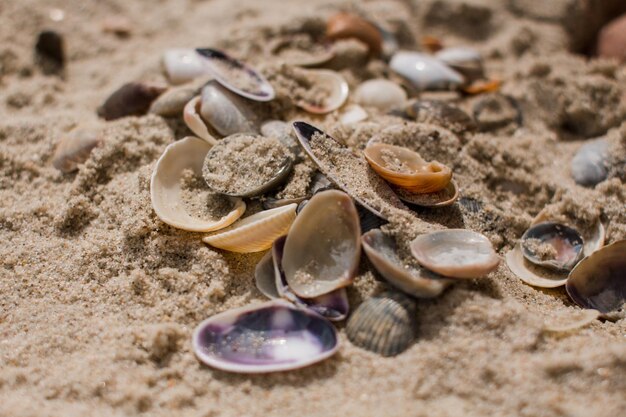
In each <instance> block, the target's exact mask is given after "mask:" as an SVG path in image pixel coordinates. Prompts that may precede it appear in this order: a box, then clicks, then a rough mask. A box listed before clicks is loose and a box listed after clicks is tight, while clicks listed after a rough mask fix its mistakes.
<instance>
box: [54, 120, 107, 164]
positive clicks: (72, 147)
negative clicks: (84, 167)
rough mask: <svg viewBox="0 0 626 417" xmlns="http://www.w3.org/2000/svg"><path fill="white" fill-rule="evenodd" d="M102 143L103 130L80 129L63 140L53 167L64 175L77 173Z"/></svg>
mask: <svg viewBox="0 0 626 417" xmlns="http://www.w3.org/2000/svg"><path fill="white" fill-rule="evenodd" d="M101 142H102V131H101V129H99V128H95V127H78V128H76V129H74V130H73V131H71V132H69V133H68V134H66V135H65V136H63V138H61V140H60V141H59V143H58V144H57V147H56V150H55V151H54V156H53V157H52V165H53V166H54V167H55V168H56V169H58V170H59V171H61V172H64V173H68V172H72V171H75V170H77V169H78V165H80V164H82V163H83V162H85V161H86V160H87V158H89V155H90V154H91V151H92V150H93V148H95V147H96V146H98V144H100V143H101Z"/></svg>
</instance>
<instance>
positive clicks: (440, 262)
mask: <svg viewBox="0 0 626 417" xmlns="http://www.w3.org/2000/svg"><path fill="white" fill-rule="evenodd" d="M411 252H412V253H413V256H415V258H416V259H417V261H418V262H419V263H420V265H422V266H423V267H425V268H428V269H430V270H431V271H434V272H436V273H438V274H441V275H443V276H445V277H452V278H468V279H469V278H480V277H483V276H485V275H487V274H488V273H490V272H492V271H494V270H495V269H496V268H497V267H498V264H499V263H500V258H499V257H498V255H497V254H496V252H495V251H494V250H493V246H492V245H491V242H490V241H489V239H487V237H486V236H484V235H482V234H480V233H477V232H473V231H471V230H466V229H448V230H441V231H438V232H433V233H428V234H424V235H420V236H418V237H416V238H415V239H414V240H413V241H412V242H411Z"/></svg>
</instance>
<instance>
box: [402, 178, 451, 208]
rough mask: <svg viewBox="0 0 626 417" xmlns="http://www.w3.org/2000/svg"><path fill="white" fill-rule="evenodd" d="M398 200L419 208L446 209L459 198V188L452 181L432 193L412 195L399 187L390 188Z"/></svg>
mask: <svg viewBox="0 0 626 417" xmlns="http://www.w3.org/2000/svg"><path fill="white" fill-rule="evenodd" d="M391 189H392V190H393V191H394V192H395V193H396V195H397V196H398V197H399V198H400V200H402V201H404V202H405V203H409V204H412V205H415V206H420V207H430V208H437V207H446V206H450V205H452V204H454V202H455V201H456V200H457V199H458V198H459V187H458V185H457V184H456V182H455V181H454V180H450V182H449V183H448V185H447V186H446V187H445V188H444V189H442V190H439V191H435V192H434V193H413V192H410V191H407V190H405V189H403V188H400V187H391Z"/></svg>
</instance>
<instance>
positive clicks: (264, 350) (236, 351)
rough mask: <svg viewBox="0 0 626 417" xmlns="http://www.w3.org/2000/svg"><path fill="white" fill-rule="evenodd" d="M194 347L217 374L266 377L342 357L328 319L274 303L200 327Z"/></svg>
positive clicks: (226, 314)
mask: <svg viewBox="0 0 626 417" xmlns="http://www.w3.org/2000/svg"><path fill="white" fill-rule="evenodd" d="M192 346H193V349H194V352H195V354H196V356H197V357H198V359H199V360H200V361H202V362H203V363H205V364H207V365H209V366H211V367H213V368H217V369H221V370H224V371H228V372H238V373H264V372H277V371H286V370H290V369H297V368H302V367H304V366H307V365H311V364H313V363H316V362H319V361H322V360H324V359H326V358H328V357H330V356H332V355H333V354H334V353H335V352H336V351H337V349H338V348H339V339H338V337H337V331H336V330H335V328H334V327H333V325H332V324H331V323H330V322H329V321H327V320H326V319H324V318H323V317H321V316H319V315H317V314H315V313H313V312H309V311H307V310H304V309H299V308H295V307H293V306H292V305H291V304H289V303H288V302H286V301H282V300H274V301H270V302H267V303H264V304H260V305H253V306H246V307H242V308H237V309H233V310H228V311H225V312H223V313H220V314H217V315H215V316H212V317H209V318H208V319H206V320H204V321H203V322H202V323H200V324H199V325H198V327H196V329H195V331H194V333H193V337H192Z"/></svg>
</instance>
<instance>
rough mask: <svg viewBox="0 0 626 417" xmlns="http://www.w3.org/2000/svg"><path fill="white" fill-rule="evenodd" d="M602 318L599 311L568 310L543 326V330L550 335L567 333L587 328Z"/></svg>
mask: <svg viewBox="0 0 626 417" xmlns="http://www.w3.org/2000/svg"><path fill="white" fill-rule="evenodd" d="M598 317H600V312H599V311H598V310H592V309H585V310H577V311H570V310H566V311H565V312H563V313H561V315H560V316H557V317H553V318H551V319H549V320H546V322H545V323H544V325H543V330H544V331H545V332H550V333H566V332H571V331H573V330H577V329H580V328H581V327H585V326H587V325H589V324H591V323H593V322H594V321H596V320H597V319H598Z"/></svg>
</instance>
